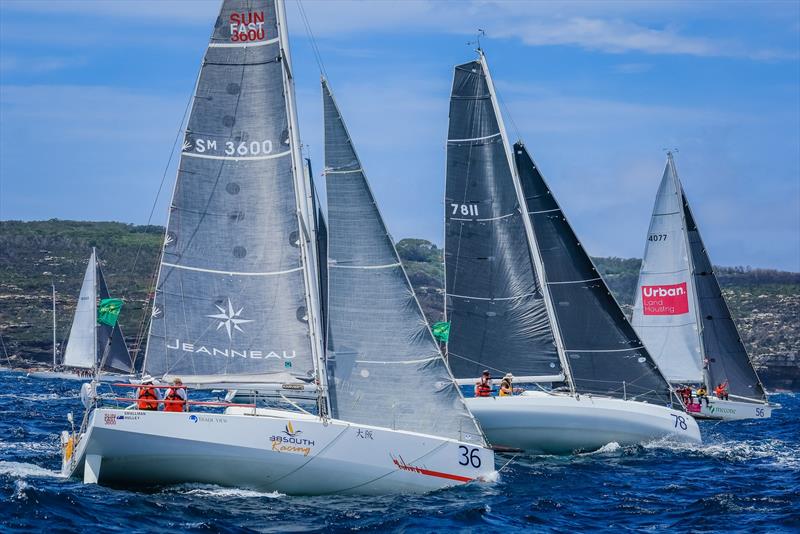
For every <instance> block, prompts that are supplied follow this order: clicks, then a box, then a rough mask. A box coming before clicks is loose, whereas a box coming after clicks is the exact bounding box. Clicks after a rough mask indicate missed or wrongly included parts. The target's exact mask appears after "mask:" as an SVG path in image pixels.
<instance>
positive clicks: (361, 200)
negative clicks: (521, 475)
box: [322, 80, 483, 443]
mask: <svg viewBox="0 0 800 534" xmlns="http://www.w3.org/2000/svg"><path fill="white" fill-rule="evenodd" d="M322 90H323V103H324V114H325V173H326V177H327V195H328V224H329V235H328V265H329V269H328V277H329V278H328V280H329V292H328V297H329V305H328V309H329V319H328V332H329V336H328V366H327V367H328V380H329V382H328V383H329V388H330V398H331V406H332V410H333V415H334V417H337V418H339V419H343V420H346V421H352V422H355V423H363V424H372V425H376V426H382V427H388V428H392V429H397V430H408V431H414V432H421V433H426V434H434V435H437V436H445V437H449V438H453V439H460V440H466V441H473V442H477V443H482V442H483V441H482V437H481V433H480V431H479V430H478V427H477V424H476V423H475V421H474V419H473V418H472V416H471V415H470V414H469V412H468V411H467V409H466V406H465V405H464V402H463V399H462V397H461V394H460V392H459V390H458V388H457V386H456V385H455V383H454V380H453V377H452V375H451V374H450V371H449V370H448V368H447V365H446V363H445V361H444V358H443V357H442V355H441V353H440V352H439V348H438V346H437V344H436V342H435V341H434V339H433V337H432V335H431V332H430V329H429V328H428V325H427V323H426V322H425V318H424V316H423V314H422V310H421V309H420V307H419V303H418V302H417V300H416V296H415V295H414V292H413V290H412V288H411V285H410V283H409V281H408V278H407V277H406V273H405V271H404V269H403V266H402V264H401V263H400V259H399V257H398V255H397V251H396V250H395V247H394V243H393V241H392V239H391V237H390V236H389V234H388V232H387V230H386V227H385V224H384V222H383V219H382V217H381V215H380V212H379V211H378V207H377V206H376V204H375V198H374V196H373V195H372V191H371V190H370V187H369V184H368V183H367V180H366V177H365V175H364V171H363V170H362V168H361V162H360V161H359V159H358V156H357V155H356V152H355V149H354V147H353V144H352V142H351V139H350V136H349V134H348V132H347V129H346V127H345V124H344V122H343V120H342V117H341V115H340V113H339V110H338V108H337V107H336V103H335V102H334V100H333V97H332V95H331V93H330V89H329V87H328V85H327V83H326V82H325V81H324V80H323V83H322Z"/></svg>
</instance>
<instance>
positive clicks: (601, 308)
mask: <svg viewBox="0 0 800 534" xmlns="http://www.w3.org/2000/svg"><path fill="white" fill-rule="evenodd" d="M514 158H515V163H516V166H517V170H518V172H519V179H520V182H521V184H522V189H523V192H524V194H525V203H526V204H527V208H528V210H529V215H530V218H531V224H532V226H533V231H534V235H535V240H534V243H533V244H532V245H533V246H536V247H538V253H539V255H540V257H541V259H542V263H543V267H544V269H543V270H544V272H543V273H542V281H543V283H545V284H547V291H548V293H549V297H550V299H551V302H550V304H551V305H552V310H553V316H554V319H555V322H556V324H555V325H554V327H555V328H557V329H558V332H559V334H560V337H561V342H562V343H563V348H564V355H565V359H566V362H567V365H569V376H570V377H571V378H572V381H573V384H574V389H575V391H576V392H578V393H595V394H601V395H606V396H610V397H616V398H627V399H634V400H640V401H646V402H652V403H656V404H669V403H670V402H671V400H672V395H671V391H670V386H669V384H668V383H667V381H666V380H665V379H664V377H663V376H662V375H661V373H660V372H659V370H658V368H657V367H656V364H655V362H654V361H653V359H652V358H651V356H650V354H649V353H648V351H647V349H646V348H645V346H644V345H643V344H642V342H641V340H640V339H639V336H637V334H636V332H635V331H634V329H633V327H632V326H631V325H630V323H629V322H628V319H627V318H626V317H625V314H624V313H623V312H622V309H621V308H620V307H619V305H618V304H617V302H616V300H615V299H614V297H613V295H612V294H611V292H610V291H609V289H608V287H607V286H606V284H605V281H604V280H603V278H602V277H601V276H600V273H599V272H598V271H597V269H596V267H595V266H594V264H593V262H592V260H591V258H590V257H589V254H588V253H587V252H586V250H584V248H583V245H582V244H581V242H580V241H579V240H578V238H577V236H576V235H575V232H574V231H573V229H572V227H571V226H570V224H569V222H568V221H567V218H566V217H565V215H564V212H563V211H562V210H561V207H560V206H559V205H558V202H557V201H556V198H555V196H554V195H553V193H552V191H551V190H550V188H549V187H548V186H547V184H546V183H545V181H544V178H543V177H542V175H541V173H540V172H539V169H538V168H537V167H536V165H535V164H534V162H533V160H532V159H531V157H530V155H529V154H528V151H527V150H526V149H525V147H524V145H523V144H522V143H520V142H518V143H516V144H515V145H514Z"/></svg>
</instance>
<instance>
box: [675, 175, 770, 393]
mask: <svg viewBox="0 0 800 534" xmlns="http://www.w3.org/2000/svg"><path fill="white" fill-rule="evenodd" d="M681 197H682V198H683V212H684V216H685V218H686V230H687V232H688V239H689V250H690V252H691V258H692V271H693V277H694V283H695V288H696V290H697V306H698V308H699V310H700V320H701V321H702V328H701V334H702V343H703V349H704V352H705V358H706V359H707V360H708V379H709V384H708V386H709V387H711V388H713V387H715V386H716V385H717V384H721V383H723V382H726V381H727V382H728V392H729V393H730V394H731V395H735V396H737V397H746V398H749V399H752V400H754V401H759V402H764V401H766V400H767V399H766V394H765V392H764V387H763V385H762V384H761V381H760V380H759V378H758V375H757V374H756V371H755V369H754V368H753V363H752V362H751V361H750V357H749V356H748V354H747V349H745V347H744V344H743V343H742V338H741V337H740V336H739V331H738V330H737V328H736V323H735V322H734V321H733V318H732V317H731V312H730V310H729V309H728V304H727V303H726V302H725V297H724V296H723V295H722V290H721V289H720V287H719V282H718V281H717V275H716V274H714V268H713V266H712V265H711V260H710V259H709V257H708V252H707V251H706V248H705V246H704V245H703V239H702V237H700V230H699V229H698V228H697V224H696V222H695V218H694V216H693V215H692V210H691V208H690V207H689V201H688V200H687V199H686V194H685V193H684V192H683V187H681Z"/></svg>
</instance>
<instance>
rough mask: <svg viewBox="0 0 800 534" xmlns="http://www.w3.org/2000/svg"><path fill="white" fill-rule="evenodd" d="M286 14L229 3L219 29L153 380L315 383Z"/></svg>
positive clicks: (187, 160)
mask: <svg viewBox="0 0 800 534" xmlns="http://www.w3.org/2000/svg"><path fill="white" fill-rule="evenodd" d="M278 15H279V13H278V9H277V7H276V5H275V2H274V1H273V0H225V1H224V2H223V4H222V7H221V11H220V15H219V18H218V19H217V22H216V24H215V28H214V32H213V34H212V36H211V40H210V43H209V45H208V49H207V51H206V53H205V57H204V59H203V64H202V67H201V71H200V75H199V78H198V82H197V87H196V90H195V95H194V99H193V103H192V109H191V114H190V116H189V119H188V125H187V130H186V135H185V140H184V145H183V150H182V153H181V160H180V167H179V171H178V176H177V183H176V185H175V190H174V193H173V197H172V202H171V205H170V215H169V222H168V227H167V234H166V240H165V244H164V249H163V253H162V258H161V268H160V272H159V275H158V282H157V286H156V295H155V301H154V308H153V317H152V320H151V326H150V332H149V338H148V343H147V353H146V359H145V364H144V371H145V372H147V373H149V374H151V375H153V376H163V375H166V374H169V375H173V376H174V375H178V376H181V378H183V379H184V381H185V382H189V383H191V382H196V383H201V382H227V383H230V382H247V383H253V382H265V381H266V382H283V381H286V380H291V379H306V380H310V379H311V378H312V377H313V375H314V369H315V365H314V358H315V350H316V349H315V348H313V347H312V344H313V343H314V342H313V340H312V339H313V338H312V337H311V332H312V329H313V327H312V326H311V325H310V321H313V320H315V319H313V317H311V315H312V314H311V313H310V312H309V309H308V307H309V305H310V304H309V302H310V300H309V299H311V298H316V295H314V294H313V293H314V292H315V291H316V287H313V288H312V287H309V286H310V282H309V276H317V274H316V273H312V274H309V273H310V272H311V270H312V269H313V270H315V269H316V266H313V267H312V266H309V265H308V263H309V262H308V260H306V253H305V252H304V251H305V250H306V248H305V247H306V243H307V241H308V240H309V239H314V238H313V220H309V221H307V222H306V223H304V224H303V225H301V224H300V222H299V218H298V212H303V210H304V207H303V205H304V203H305V202H306V200H305V198H302V197H303V195H304V194H305V193H304V192H302V191H301V192H300V193H298V189H299V186H298V185H297V184H298V178H297V177H296V175H295V174H296V173H300V175H302V172H303V171H302V168H301V166H302V163H301V162H299V160H298V158H297V154H296V153H295V152H296V150H297V149H298V147H297V146H296V143H297V141H296V140H297V132H296V131H292V130H291V129H290V124H293V120H294V119H293V118H290V115H291V114H293V113H294V110H293V108H292V103H291V101H290V93H291V81H290V67H289V60H288V59H289V58H288V54H287V51H286V50H285V47H284V46H282V42H283V40H284V36H283V35H281V34H279V31H280V32H281V33H282V32H284V31H285V28H281V25H280V22H279V21H278V20H277V18H278ZM312 217H313V216H312ZM309 233H311V234H312V236H309V235H308V234H309ZM306 269H308V271H309V272H306ZM309 295H312V296H309Z"/></svg>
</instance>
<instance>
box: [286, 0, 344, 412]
mask: <svg viewBox="0 0 800 534" xmlns="http://www.w3.org/2000/svg"><path fill="white" fill-rule="evenodd" d="M275 9H276V13H277V15H278V16H277V26H278V37H279V39H280V41H279V43H280V52H281V54H280V55H281V58H282V60H283V66H284V68H283V69H282V71H283V84H284V92H285V94H286V107H287V116H288V120H289V138H290V145H291V150H292V167H293V175H294V181H295V196H296V203H297V218H298V221H299V223H300V228H301V230H302V231H303V233H304V238H302V239H300V240H299V241H300V250H301V254H302V257H303V266H304V267H305V268H304V269H303V276H304V278H305V281H306V283H305V294H306V295H305V296H306V309H307V310H308V325H309V332H310V336H311V353H312V356H313V361H314V371H315V374H316V380H317V381H318V382H319V391H320V397H321V399H320V402H321V404H322V406H321V408H323V407H324V414H322V415H323V416H329V415H330V413H331V404H330V398H329V396H328V379H327V371H326V368H325V350H324V348H323V346H322V343H323V340H322V336H321V335H320V333H321V332H322V328H321V323H320V313H319V306H320V302H319V295H320V293H319V269H318V264H317V262H318V258H317V254H316V243H317V233H316V232H317V229H316V225H315V217H314V214H313V213H312V212H311V206H312V204H313V191H312V188H311V184H310V177H309V176H308V175H307V174H306V172H305V165H304V163H303V156H302V153H301V148H300V147H301V145H300V132H299V129H298V120H297V106H296V103H295V95H294V77H293V76H292V67H291V65H292V63H291V57H290V56H289V31H288V26H287V24H286V5H285V3H284V0H275Z"/></svg>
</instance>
